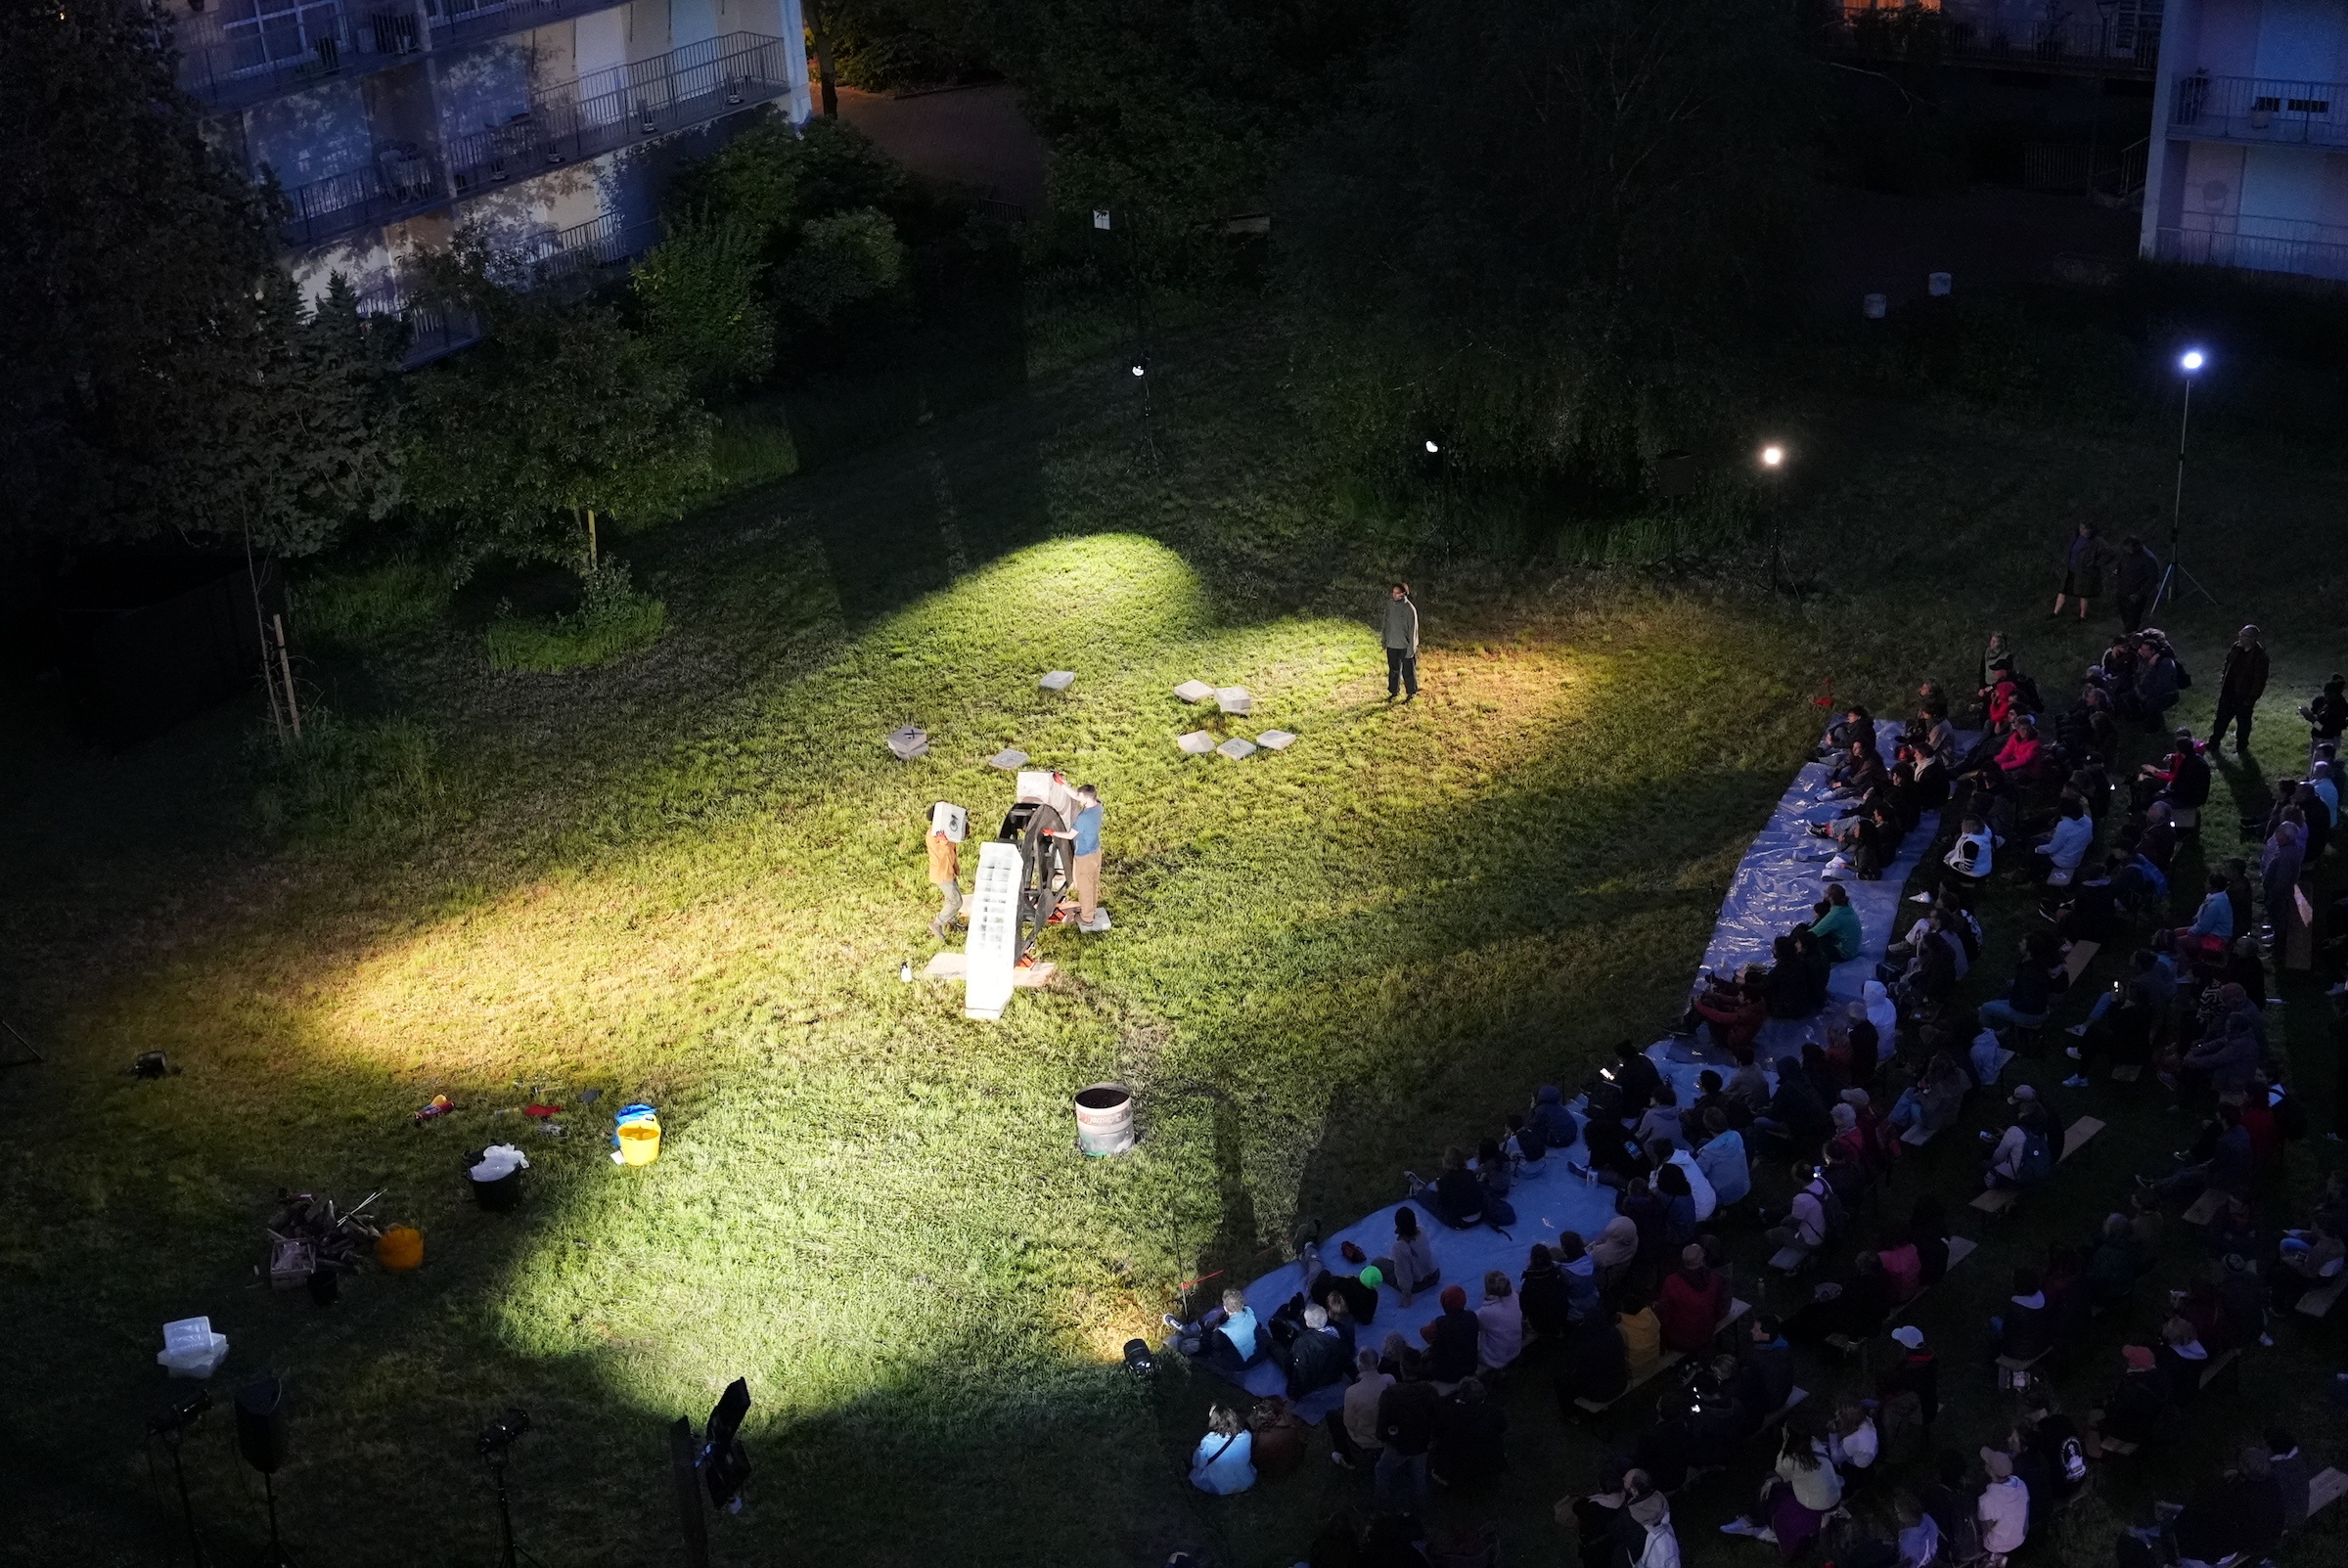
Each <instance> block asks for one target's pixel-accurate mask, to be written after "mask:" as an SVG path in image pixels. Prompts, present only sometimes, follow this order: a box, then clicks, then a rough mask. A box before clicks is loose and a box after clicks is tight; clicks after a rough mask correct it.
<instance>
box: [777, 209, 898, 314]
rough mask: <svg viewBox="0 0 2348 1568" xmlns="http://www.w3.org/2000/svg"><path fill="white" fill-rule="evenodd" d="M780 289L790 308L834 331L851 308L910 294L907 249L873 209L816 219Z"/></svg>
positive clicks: (804, 230) (802, 235)
mask: <svg viewBox="0 0 2348 1568" xmlns="http://www.w3.org/2000/svg"><path fill="white" fill-rule="evenodd" d="M776 286H777V292H778V293H780V294H781V295H782V297H783V302H784V304H785V306H786V307H787V308H789V309H790V310H791V311H793V312H795V313H796V314H798V315H800V316H802V317H804V318H806V319H807V320H809V321H812V322H815V323H816V324H818V325H822V326H828V325H830V323H831V321H832V318H833V317H834V316H835V315H837V314H838V313H839V312H840V311H841V310H844V309H845V308H847V307H848V306H850V305H854V304H860V303H862V302H863V301H865V300H867V299H879V298H882V297H885V296H886V295H889V294H894V293H897V292H900V291H902V290H903V289H904V287H905V246H904V243H903V242H902V241H900V240H898V238H897V229H896V225H895V224H893V223H891V222H889V221H888V217H887V215H886V214H885V213H882V212H880V211H877V210H875V209H874V208H872V207H860V208H858V209H857V210H855V211H853V212H842V213H839V214H837V215H836V216H834V217H829V218H811V219H809V220H808V221H807V222H805V223H803V224H801V225H800V226H799V245H798V248H797V249H795V250H793V251H792V252H791V253H790V260H788V261H786V262H784V263H783V270H782V273H781V275H780V276H779V277H778V279H777V280H776Z"/></svg>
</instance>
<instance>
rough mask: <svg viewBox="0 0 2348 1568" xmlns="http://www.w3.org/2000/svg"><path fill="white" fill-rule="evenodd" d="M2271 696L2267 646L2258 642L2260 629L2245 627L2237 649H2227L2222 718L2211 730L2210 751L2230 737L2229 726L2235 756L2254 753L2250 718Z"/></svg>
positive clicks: (2220, 690) (2222, 679) (2221, 680)
mask: <svg viewBox="0 0 2348 1568" xmlns="http://www.w3.org/2000/svg"><path fill="white" fill-rule="evenodd" d="M2266 693H2267V645H2266V644H2264V643H2262V642H2260V641H2259V639H2258V628H2257V627H2255V626H2245V627H2243V628H2242V629H2241V630H2240V631H2238V632H2236V633H2235V636H2234V646H2233V647H2232V648H2230V649H2228V650H2226V668H2225V671H2224V673H2223V674H2221V675H2220V676H2219V677H2218V716H2217V719H2216V721H2215V722H2214V723H2212V724H2211V725H2210V727H2209V748H2210V749H2211V750H2212V751H2215V750H2216V749H2217V748H2218V742H2219V741H2220V740H2223V739H2225V738H2226V727H2227V726H2228V725H2229V724H2231V725H2233V726H2234V727H2235V731H2234V754H2235V756H2237V757H2246V756H2248V755H2249V754H2250V715H2251V710H2252V709H2254V708H2256V707H2257V706H2258V699H2259V698H2260V697H2262V696H2264V695H2266Z"/></svg>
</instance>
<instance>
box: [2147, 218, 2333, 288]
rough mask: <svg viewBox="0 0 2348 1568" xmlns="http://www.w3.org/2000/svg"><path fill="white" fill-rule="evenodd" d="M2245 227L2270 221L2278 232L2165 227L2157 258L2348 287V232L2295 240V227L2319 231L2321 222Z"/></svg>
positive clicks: (2155, 245)
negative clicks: (2341, 284)
mask: <svg viewBox="0 0 2348 1568" xmlns="http://www.w3.org/2000/svg"><path fill="white" fill-rule="evenodd" d="M2237 221H2239V222H2244V223H2260V222H2262V221H2264V222H2271V223H2273V226H2274V227H2275V228H2276V229H2277V230H2279V231H2280V232H2279V233H2276V234H2241V233H2238V232H2237V233H2231V234H2227V233H2219V232H2218V231H2216V230H2212V229H2162V230H2160V231H2158V232H2157V233H2156V234H2155V235H2154V237H2153V245H2152V254H2153V255H2154V257H2155V258H2157V259H2158V260H2161V261H2181V262H2186V263H2188V264H2190V265H2193V266H2203V267H2240V268H2243V269H2244V270H2246V271H2250V272H2288V273H2293V274H2296V275H2297V276H2299V277H2302V278H2327V279H2330V280H2331V281H2333V282H2335V283H2348V244H2344V243H2342V242H2343V241H2348V232H2344V231H2340V230H2336V229H2335V230H2331V231H2329V232H2331V233H2332V234H2335V235H2338V236H2339V238H2337V239H2328V240H2326V239H2297V238H2292V237H2291V234H2292V231H2294V230H2296V229H2307V230H2315V229H2318V228H2319V227H2320V226H2319V225H2316V224H2312V223H2311V224H2304V225H2300V224H2291V223H2286V222H2280V221H2276V220H2260V219H2255V218H2244V219H2239V220H2237Z"/></svg>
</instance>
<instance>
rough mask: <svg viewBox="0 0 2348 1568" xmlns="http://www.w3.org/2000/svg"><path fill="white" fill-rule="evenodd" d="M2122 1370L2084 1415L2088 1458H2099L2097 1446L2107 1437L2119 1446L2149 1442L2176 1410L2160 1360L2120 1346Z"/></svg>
mask: <svg viewBox="0 0 2348 1568" xmlns="http://www.w3.org/2000/svg"><path fill="white" fill-rule="evenodd" d="M2120 1361H2121V1366H2122V1368H2123V1369H2122V1371H2121V1373H2120V1380H2119V1382H2118V1383H2116V1384H2115V1385H2113V1387H2112V1390H2111V1392H2110V1393H2108V1394H2106V1395H2104V1396H2103V1399H2102V1402H2101V1403H2100V1405H2099V1406H2098V1407H2097V1408H2096V1409H2094V1410H2091V1411H2088V1413H2087V1430H2088V1455H2089V1456H2090V1457H2096V1456H2100V1453H2101V1449H2100V1442H2101V1440H2102V1439H2105V1438H2110V1439H2113V1440H2115V1441H2118V1442H2121V1443H2134V1444H2143V1443H2146V1442H2149V1441H2150V1440H2151V1438H2152V1436H2153V1433H2154V1432H2155V1430H2156V1429H2157V1428H2158V1427H2159V1426H2160V1424H2161V1422H2162V1420H2163V1419H2164V1418H2166V1416H2167V1415H2168V1413H2169V1411H2171V1410H2173V1409H2174V1408H2175V1407H2176V1403H2177V1399H2176V1394H2175V1392H2174V1390H2173V1389H2172V1387H2171V1385H2170V1382H2169V1378H2168V1374H2167V1373H2165V1372H2163V1371H2162V1370H2161V1369H2160V1365H2159V1359H2158V1358H2157V1357H2155V1356H2154V1355H2153V1354H2152V1352H2151V1350H2150V1349H2148V1348H2147V1347H2145V1346H2143V1345H2122V1346H2121V1347H2120Z"/></svg>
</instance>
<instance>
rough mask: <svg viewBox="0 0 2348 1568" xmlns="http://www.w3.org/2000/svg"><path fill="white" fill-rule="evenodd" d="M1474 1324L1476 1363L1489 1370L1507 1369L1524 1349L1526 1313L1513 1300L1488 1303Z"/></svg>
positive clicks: (1478, 1312) (1508, 1298)
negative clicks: (1490, 1368)
mask: <svg viewBox="0 0 2348 1568" xmlns="http://www.w3.org/2000/svg"><path fill="white" fill-rule="evenodd" d="M1475 1321H1476V1322H1477V1324H1478V1325H1479V1326H1478V1327H1477V1328H1476V1331H1475V1359H1476V1360H1477V1361H1479V1362H1481V1363H1483V1364H1484V1365H1485V1366H1508V1365H1509V1363H1511V1362H1513V1361H1514V1360H1515V1359H1516V1353H1517V1352H1518V1351H1520V1350H1522V1349H1524V1309H1523V1308H1522V1307H1521V1306H1519V1305H1517V1302H1516V1298H1515V1297H1514V1296H1503V1297H1501V1298H1500V1299H1499V1300H1498V1301H1487V1302H1485V1303H1484V1304H1483V1305H1482V1306H1481V1307H1478V1308H1477V1309H1476V1310H1475Z"/></svg>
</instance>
